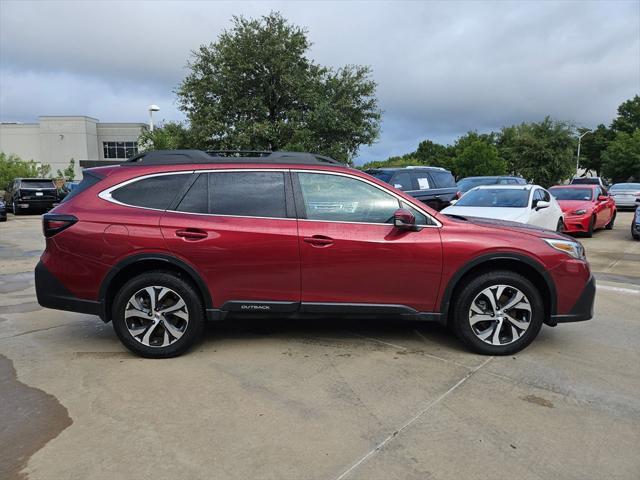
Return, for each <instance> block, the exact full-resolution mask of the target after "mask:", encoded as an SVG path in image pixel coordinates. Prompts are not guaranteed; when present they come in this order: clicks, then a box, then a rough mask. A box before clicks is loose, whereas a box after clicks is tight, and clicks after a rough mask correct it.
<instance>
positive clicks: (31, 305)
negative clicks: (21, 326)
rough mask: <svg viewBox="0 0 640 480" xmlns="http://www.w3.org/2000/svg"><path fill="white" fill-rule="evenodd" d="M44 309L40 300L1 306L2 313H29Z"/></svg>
mask: <svg viewBox="0 0 640 480" xmlns="http://www.w3.org/2000/svg"><path fill="white" fill-rule="evenodd" d="M38 310H42V307H41V306H40V304H39V303H38V302H27V303H19V304H17V305H4V306H0V313H2V314H6V313H27V312H36V311H38Z"/></svg>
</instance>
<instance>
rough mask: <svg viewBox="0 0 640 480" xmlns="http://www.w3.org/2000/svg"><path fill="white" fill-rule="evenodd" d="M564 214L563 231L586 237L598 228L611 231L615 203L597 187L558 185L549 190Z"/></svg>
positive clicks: (605, 192)
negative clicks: (581, 234)
mask: <svg viewBox="0 0 640 480" xmlns="http://www.w3.org/2000/svg"><path fill="white" fill-rule="evenodd" d="M549 192H550V193H551V195H553V196H554V197H556V200H558V203H559V204H560V208H562V212H563V213H564V231H565V232H566V233H583V234H584V235H586V236H587V237H591V236H593V232H594V231H595V230H598V229H600V228H606V229H607V230H611V229H612V228H613V224H614V222H615V221H616V202H615V201H614V200H613V198H611V197H610V196H609V194H608V193H607V191H606V190H604V189H603V188H602V187H600V186H599V185H558V186H556V187H551V188H550V189H549Z"/></svg>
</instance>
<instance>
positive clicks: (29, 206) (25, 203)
mask: <svg viewBox="0 0 640 480" xmlns="http://www.w3.org/2000/svg"><path fill="white" fill-rule="evenodd" d="M59 203H60V200H16V201H15V206H16V208H17V209H19V210H49V209H50V208H53V207H55V206H56V205H58V204H59Z"/></svg>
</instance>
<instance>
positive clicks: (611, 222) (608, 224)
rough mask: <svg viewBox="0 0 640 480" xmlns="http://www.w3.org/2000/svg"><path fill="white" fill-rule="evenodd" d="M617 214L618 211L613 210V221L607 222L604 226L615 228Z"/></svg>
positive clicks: (610, 228)
mask: <svg viewBox="0 0 640 480" xmlns="http://www.w3.org/2000/svg"><path fill="white" fill-rule="evenodd" d="M616 214H617V213H616V212H613V217H611V221H610V222H609V223H607V225H606V226H605V227H604V228H606V229H607V230H613V224H614V223H615V221H616Z"/></svg>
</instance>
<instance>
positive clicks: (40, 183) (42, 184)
mask: <svg viewBox="0 0 640 480" xmlns="http://www.w3.org/2000/svg"><path fill="white" fill-rule="evenodd" d="M20 188H56V186H55V185H54V184H53V181H51V180H21V181H20Z"/></svg>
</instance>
